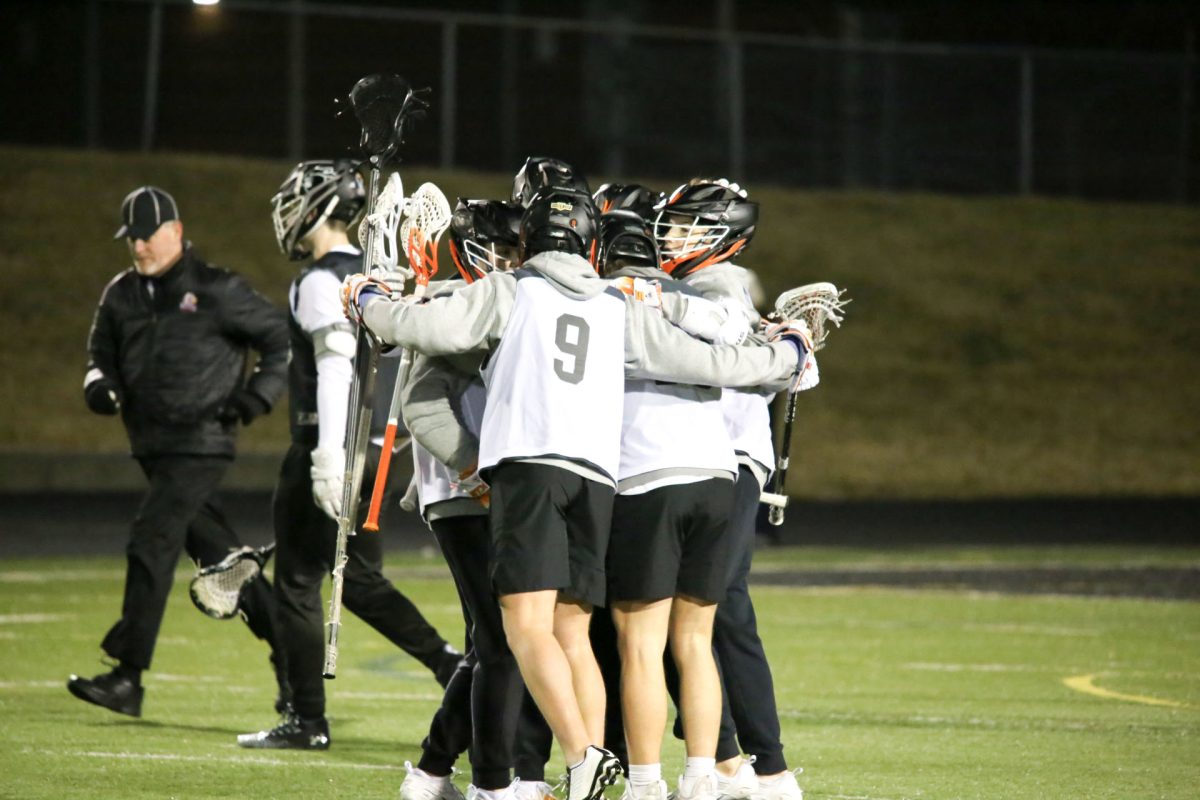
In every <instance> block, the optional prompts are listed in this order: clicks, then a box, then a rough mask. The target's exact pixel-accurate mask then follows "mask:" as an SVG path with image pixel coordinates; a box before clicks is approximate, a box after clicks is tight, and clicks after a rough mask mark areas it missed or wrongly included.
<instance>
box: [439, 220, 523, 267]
mask: <svg viewBox="0 0 1200 800" xmlns="http://www.w3.org/2000/svg"><path fill="white" fill-rule="evenodd" d="M522 211H523V209H522V208H521V207H520V206H518V205H514V204H513V203H506V202H504V201H503V200H459V201H458V206H457V207H456V208H455V209H454V216H452V217H451V218H450V257H451V258H452V259H454V266H456V267H458V272H459V274H460V275H462V277H463V280H465V281H466V282H467V283H473V282H474V281H477V280H479V279H480V278H482V277H484V276H485V275H487V274H488V273H489V272H491V271H492V270H501V271H508V270H510V269H513V268H514V267H515V266H516V263H515V262H516V259H515V258H510V257H509V256H506V255H503V254H502V253H501V252H499V251H498V250H497V248H498V247H502V248H511V249H512V250H513V251H515V250H516V249H517V246H518V245H519V244H520V239H521V213H522Z"/></svg>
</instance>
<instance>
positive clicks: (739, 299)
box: [654, 179, 815, 800]
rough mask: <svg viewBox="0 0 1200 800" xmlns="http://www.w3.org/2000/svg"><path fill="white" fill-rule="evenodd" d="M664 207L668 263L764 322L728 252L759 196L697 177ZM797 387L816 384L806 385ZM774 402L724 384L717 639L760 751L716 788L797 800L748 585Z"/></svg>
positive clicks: (739, 721)
mask: <svg viewBox="0 0 1200 800" xmlns="http://www.w3.org/2000/svg"><path fill="white" fill-rule="evenodd" d="M656 209H657V214H656V216H655V219H654V234H655V237H656V238H657V239H658V244H659V249H660V251H661V258H662V268H663V270H664V271H665V272H667V273H668V274H669V275H671V277H673V278H676V279H679V280H682V281H683V282H684V283H686V284H687V285H688V286H691V287H693V288H694V289H696V290H698V291H700V292H701V293H702V294H703V296H705V297H707V298H709V299H712V300H716V301H724V302H727V303H728V302H734V303H737V304H739V305H740V308H741V310H742V312H743V313H744V314H745V317H746V320H747V321H748V322H749V323H751V324H753V325H757V323H758V321H759V319H760V318H759V315H758V312H757V311H756V310H755V308H754V304H753V303H752V302H751V300H750V296H749V293H748V292H747V290H746V288H745V283H744V282H743V281H742V279H741V277H740V272H739V270H740V268H739V267H736V266H735V265H734V264H733V263H732V261H730V259H731V258H732V257H733V256H734V255H736V254H737V253H739V252H741V251H742V250H743V249H744V248H745V247H746V245H747V244H749V242H750V240H751V238H752V237H753V236H754V229H755V226H756V224H757V222H758V204H757V203H754V202H752V201H750V200H748V199H747V195H746V192H745V191H744V190H742V189H741V188H740V187H739V186H738V185H737V184H731V183H729V182H728V181H725V180H701V179H696V180H693V181H691V182H690V183H687V184H684V185H683V186H680V187H679V188H677V189H676V190H675V191H674V192H672V193H671V194H670V195H669V196H668V197H666V198H665V199H663V200H662V201H661V202H660V203H659V204H658V206H657V207H656ZM807 359H808V361H807V363H806V367H807V366H808V364H815V361H814V360H813V356H812V353H811V349H810V352H809V353H808V355H807ZM804 373H805V378H804V380H806V381H811V378H809V377H808V376H809V375H810V374H814V373H815V367H814V368H813V369H812V370H811V371H810V370H809V369H807V368H806V369H805V370H804ZM795 388H797V389H800V388H808V383H805V384H804V385H803V386H799V385H798V386H797V387H795ZM770 400H771V395H770V394H769V393H763V392H757V391H739V390H736V389H725V390H724V392H723V393H722V397H721V405H722V409H723V412H724V417H725V422H726V425H727V427H728V430H729V435H730V438H731V439H732V441H733V447H734V450H735V452H736V454H737V460H738V465H739V466H738V477H737V480H736V482H735V484H734V492H735V499H734V503H733V514H732V524H731V528H730V533H731V552H730V564H731V565H732V569H731V572H730V574H729V576H728V577H729V583H728V587H729V588H728V593H727V594H726V595H725V597H724V598H723V599H722V600H721V602H720V604H719V606H718V608H717V615H716V622H715V625H714V630H713V641H714V644H715V645H716V652H717V656H718V658H719V659H720V665H721V676H722V681H723V683H724V686H725V692H726V696H727V698H728V701H729V706H730V711H731V713H732V715H733V720H734V724H735V725H736V728H737V736H738V741H739V742H740V744H741V746H742V748H743V750H745V752H747V753H749V754H751V756H752V757H753V758H752V759H750V760H743V759H741V758H740V757H733V758H730V759H726V760H722V761H721V762H720V763H719V764H718V765H717V782H718V787H717V788H718V791H719V793H720V794H721V795H723V796H728V797H735V798H740V797H749V796H751V795H754V796H755V797H756V798H761V800H799V798H800V796H801V791H800V787H799V786H798V785H797V783H796V778H795V775H794V774H793V773H792V772H790V771H788V768H787V762H786V760H785V759H784V756H783V743H782V741H781V740H780V729H779V715H778V712H777V710H776V706H775V691H774V684H773V682H772V678H771V668H770V665H769V664H768V663H767V658H766V653H765V652H764V651H763V646H762V640H761V638H760V637H759V635H758V626H757V622H756V619H755V614H754V605H753V603H752V601H751V599H750V595H749V592H748V589H747V576H748V575H749V572H750V561H751V558H752V556H753V551H754V521H755V517H756V515H757V511H758V502H759V495H760V494H761V492H762V488H763V486H764V485H765V484H766V481H767V478H768V477H769V476H770V474H771V471H772V469H773V468H774V464H775V455H774V449H773V445H772V442H771V423H770V418H769V415H768V406H769V403H770Z"/></svg>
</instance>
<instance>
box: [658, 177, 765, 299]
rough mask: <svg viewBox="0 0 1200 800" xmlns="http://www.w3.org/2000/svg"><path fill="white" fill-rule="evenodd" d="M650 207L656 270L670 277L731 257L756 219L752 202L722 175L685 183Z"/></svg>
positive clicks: (746, 239) (751, 233)
mask: <svg viewBox="0 0 1200 800" xmlns="http://www.w3.org/2000/svg"><path fill="white" fill-rule="evenodd" d="M654 208H655V216H654V238H655V239H657V240H658V249H659V250H660V251H661V254H662V269H663V271H664V272H666V273H668V274H669V275H671V277H673V278H682V277H684V276H686V275H689V274H691V273H693V272H695V271H696V270H698V269H703V268H704V267H707V266H710V265H712V264H717V263H720V262H721V261H725V260H727V259H729V258H731V257H733V255H734V254H735V253H737V252H738V251H739V250H741V249H743V248H744V247H746V245H748V244H749V243H750V239H751V238H752V237H753V236H754V229H755V226H756V225H757V224H758V203H755V202H753V201H751V200H748V199H747V195H746V190H745V189H743V188H742V187H740V186H738V185H737V184H736V183H730V182H729V181H727V180H725V179H724V178H721V179H718V180H707V179H705V180H693V181H691V182H689V183H685V184H684V185H683V186H680V187H679V188H677V189H676V190H675V191H673V192H671V194H669V195H668V196H667V197H666V199H664V200H662V201H661V202H660V203H659V204H658V205H657V206H655V207H654Z"/></svg>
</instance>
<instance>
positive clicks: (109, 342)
mask: <svg viewBox="0 0 1200 800" xmlns="http://www.w3.org/2000/svg"><path fill="white" fill-rule="evenodd" d="M121 217H122V223H123V224H122V226H121V228H120V229H119V230H118V231H117V234H116V236H115V237H114V238H124V239H125V240H126V242H127V243H128V245H129V252H130V255H131V257H132V259H133V267H131V268H130V269H127V270H125V271H124V272H122V273H121V274H119V275H117V276H116V277H115V278H113V280H112V281H111V282H110V283H109V284H108V286H107V287H106V288H105V290H104V293H103V295H101V298H100V305H99V307H98V308H97V309H96V316H95V320H94V321H93V323H92V330H91V334H90V336H89V338H88V352H89V356H90V359H89V361H88V371H87V376H86V377H85V378H84V397H85V400H86V401H87V404H88V407H89V408H90V409H91V410H92V411H94V412H96V413H98V414H116V413H118V412H120V414H121V418H122V420H123V421H124V423H125V429H126V431H127V432H128V434H129V442H130V445H131V447H132V450H133V456H134V457H135V458H136V459H137V460H138V462H139V464H140V465H141V467H142V470H143V472H145V473H146V477H147V478H148V479H149V481H150V487H149V490H148V491H147V493H146V496H145V498H144V499H143V501H142V505H141V507H140V509H139V510H138V514H137V517H136V518H135V519H134V521H133V526H132V530H131V532H130V538H129V545H128V546H127V548H126V554H127V557H128V571H127V573H126V576H125V600H124V604H123V607H122V611H121V619H120V620H119V621H118V622H117V624H116V625H114V626H113V627H112V629H111V630H110V631H109V632H108V635H107V636H105V638H104V642H103V643H102V645H101V646H102V647H103V649H104V651H105V652H106V653H107V654H108V655H109V656H111V657H112V658H114V659H116V660H117V662H118V664H117V666H116V668H115V669H114V670H113V671H112V672H108V673H104V674H102V675H99V676H97V677H96V678H92V679H88V678H79V677H77V676H74V675H72V676H71V679H70V680H69V681H68V684H67V687H68V688H69V689H70V690H71V693H72V694H74V695H76V696H77V697H79V698H81V699H83V700H87V701H88V702H91V703H95V704H97V705H100V706H104V707H105V708H109V709H111V710H113V711H117V712H120V713H124V714H131V715H133V716H139V715H140V714H141V703H142V687H141V672H142V670H145V669H149V667H150V660H151V657H152V655H153V653H154V643H155V640H156V639H157V637H158V630H159V626H160V624H161V622H162V616H163V611H164V609H165V607H166V601H167V594H168V593H169V591H170V588H171V582H172V578H173V576H174V571H175V565H176V563H177V562H178V560H179V554H180V551H181V550H183V549H184V548H185V547H186V549H187V552H188V555H189V556H191V557H192V558H193V560H195V561H197V562H199V563H200V564H201V565H207V564H211V563H215V562H217V561H219V560H220V559H221V558H223V557H224V556H225V555H227V554H228V552H229V551H230V550H231V549H233V548H236V547H238V546H240V542H239V541H238V538H237V535H236V534H235V533H234V532H233V530H232V529H231V528H230V527H229V525H228V523H227V522H226V521H225V518H224V516H223V515H222V514H221V512H220V511H219V510H218V509H217V507H216V506H215V505H214V503H213V495H214V493H215V491H216V489H217V485H218V483H219V482H220V480H221V477H222V476H223V475H224V473H225V471H226V469H227V468H228V467H229V464H230V463H231V460H232V458H233V455H234V445H235V439H236V435H237V426H238V423H239V421H240V422H241V423H243V424H246V423H249V422H250V421H251V420H252V419H253V418H254V417H256V416H258V415H260V414H265V413H267V412H268V411H269V410H270V408H271V406H272V405H274V403H275V401H276V400H278V399H279V397H280V396H281V395H282V394H283V392H284V390H285V389H286V386H287V359H288V330H287V321H286V317H285V315H284V312H283V310H282V309H280V308H278V307H276V306H275V305H273V304H272V303H271V302H270V301H268V300H267V299H266V298H265V297H263V296H262V295H260V294H259V293H258V292H256V291H254V290H253V289H252V288H250V285H249V284H248V283H247V282H246V281H245V280H243V279H242V278H240V277H239V276H237V275H235V274H234V273H232V272H230V271H228V270H225V269H220V268H217V267H212V266H209V265H208V264H206V263H204V261H202V260H201V259H200V258H199V257H197V256H196V255H195V253H194V252H193V250H192V249H191V247H190V245H189V244H188V243H186V242H185V241H184V239H183V224H182V223H181V222H180V221H179V211H178V208H177V206H176V205H175V200H174V199H173V198H172V197H171V196H170V195H169V194H167V193H166V192H164V191H163V190H161V189H158V188H155V187H152V186H143V187H141V188H139V189H136V190H134V191H133V192H131V193H130V194H129V195H128V196H127V197H126V198H125V202H124V204H123V205H122V209H121ZM248 349H254V350H256V351H257V352H258V354H259V358H258V362H257V364H256V365H255V367H254V370H253V372H252V374H251V375H250V377H249V379H248V380H247V379H244V375H245V371H246V360H247V351H248ZM242 608H243V611H245V612H246V620H247V623H248V624H249V626H250V628H251V630H252V631H254V633H255V634H256V635H257V636H258V637H259V638H263V639H266V640H267V641H268V642H269V643H270V644H271V645H272V650H273V655H272V661H273V662H275V665H276V674H277V676H280V678H281V682H280V700H279V704H280V705H282V704H283V703H286V702H287V700H288V697H287V695H288V690H287V687H286V683H285V680H283V677H284V676H286V669H285V665H284V664H283V663H282V656H277V655H275V652H280V651H276V648H275V646H274V645H275V632H274V629H275V618H276V615H275V608H274V601H273V598H272V595H271V592H270V588H269V586H268V585H267V584H266V581H265V579H260V580H258V581H255V583H254V584H251V587H250V590H249V592H248V593H247V596H246V597H245V598H244V600H243V604H242Z"/></svg>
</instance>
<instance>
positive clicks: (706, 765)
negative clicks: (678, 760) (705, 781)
mask: <svg viewBox="0 0 1200 800" xmlns="http://www.w3.org/2000/svg"><path fill="white" fill-rule="evenodd" d="M716 770H717V760H716V759H715V758H693V757H692V756H688V759H687V761H685V762H684V764H683V777H685V778H703V777H704V776H705V775H712V774H713V773H714V772H716Z"/></svg>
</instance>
